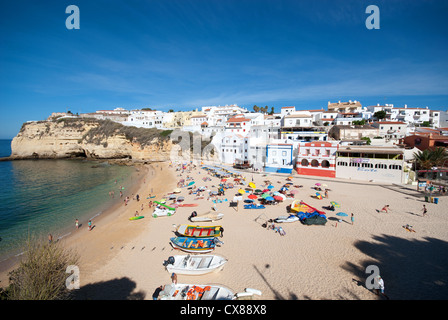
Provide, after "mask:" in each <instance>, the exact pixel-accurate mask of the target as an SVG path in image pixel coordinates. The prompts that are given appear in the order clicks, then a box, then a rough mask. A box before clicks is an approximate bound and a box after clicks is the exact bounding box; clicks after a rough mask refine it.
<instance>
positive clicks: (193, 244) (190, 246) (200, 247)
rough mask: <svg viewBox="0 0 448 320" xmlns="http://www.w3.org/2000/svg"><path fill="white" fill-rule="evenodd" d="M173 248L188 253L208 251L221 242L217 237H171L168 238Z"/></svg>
mask: <svg viewBox="0 0 448 320" xmlns="http://www.w3.org/2000/svg"><path fill="white" fill-rule="evenodd" d="M170 240H171V245H172V246H173V248H174V249H178V250H182V251H185V252H190V253H208V252H212V251H213V250H215V246H216V243H219V242H221V243H223V242H222V241H220V240H218V238H215V237H210V238H191V237H173V238H170Z"/></svg>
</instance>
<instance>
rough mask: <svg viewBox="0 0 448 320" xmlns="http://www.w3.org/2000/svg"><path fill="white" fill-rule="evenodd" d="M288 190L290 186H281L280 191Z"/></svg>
mask: <svg viewBox="0 0 448 320" xmlns="http://www.w3.org/2000/svg"><path fill="white" fill-rule="evenodd" d="M287 190H288V188H286V187H281V188H280V191H287Z"/></svg>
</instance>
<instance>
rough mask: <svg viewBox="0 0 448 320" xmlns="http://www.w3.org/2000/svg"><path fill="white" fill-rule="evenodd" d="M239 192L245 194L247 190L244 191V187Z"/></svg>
mask: <svg viewBox="0 0 448 320" xmlns="http://www.w3.org/2000/svg"><path fill="white" fill-rule="evenodd" d="M238 193H240V194H245V193H246V191H244V190H243V189H240V190H238Z"/></svg>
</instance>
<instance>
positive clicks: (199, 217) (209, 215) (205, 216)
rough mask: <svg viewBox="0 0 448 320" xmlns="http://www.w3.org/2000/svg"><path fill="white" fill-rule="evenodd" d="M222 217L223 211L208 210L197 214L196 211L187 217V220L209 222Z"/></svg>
mask: <svg viewBox="0 0 448 320" xmlns="http://www.w3.org/2000/svg"><path fill="white" fill-rule="evenodd" d="M223 217H224V213H218V212H216V211H209V212H206V213H200V214H197V213H196V211H193V213H192V214H191V215H190V216H189V217H188V220H190V221H192V222H211V221H216V220H221V219H222V218H223Z"/></svg>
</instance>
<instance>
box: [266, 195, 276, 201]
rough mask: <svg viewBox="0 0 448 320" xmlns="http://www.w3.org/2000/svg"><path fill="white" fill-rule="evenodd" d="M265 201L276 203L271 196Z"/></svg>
mask: <svg viewBox="0 0 448 320" xmlns="http://www.w3.org/2000/svg"><path fill="white" fill-rule="evenodd" d="M264 200H266V201H274V198H273V197H271V196H269V197H266V198H265V199H264Z"/></svg>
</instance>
